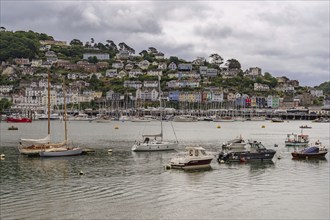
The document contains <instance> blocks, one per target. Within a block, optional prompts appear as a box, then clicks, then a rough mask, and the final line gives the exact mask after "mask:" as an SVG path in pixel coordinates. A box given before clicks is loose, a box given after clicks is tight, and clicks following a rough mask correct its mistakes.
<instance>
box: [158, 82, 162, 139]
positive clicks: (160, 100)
mask: <svg viewBox="0 0 330 220" xmlns="http://www.w3.org/2000/svg"><path fill="white" fill-rule="evenodd" d="M158 92H159V111H160V135H161V136H160V138H161V141H163V114H162V94H161V90H160V75H158Z"/></svg>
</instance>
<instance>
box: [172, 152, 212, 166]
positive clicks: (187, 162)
mask: <svg viewBox="0 0 330 220" xmlns="http://www.w3.org/2000/svg"><path fill="white" fill-rule="evenodd" d="M185 150H186V151H185V153H183V154H178V155H177V156H176V157H174V158H172V159H171V160H170V163H169V164H168V167H169V168H173V169H184V170H186V169H201V168H204V169H205V168H210V167H211V166H210V163H211V161H212V159H213V158H214V155H210V154H207V153H206V151H205V149H204V148H202V147H186V148H185Z"/></svg>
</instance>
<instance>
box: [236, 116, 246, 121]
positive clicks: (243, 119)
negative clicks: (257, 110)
mask: <svg viewBox="0 0 330 220" xmlns="http://www.w3.org/2000/svg"><path fill="white" fill-rule="evenodd" d="M234 120H235V121H246V118H244V117H235V118H234Z"/></svg>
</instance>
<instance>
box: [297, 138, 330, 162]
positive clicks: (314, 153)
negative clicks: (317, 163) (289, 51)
mask: <svg viewBox="0 0 330 220" xmlns="http://www.w3.org/2000/svg"><path fill="white" fill-rule="evenodd" d="M327 153H328V149H326V148H325V147H324V146H322V144H321V143H320V142H315V144H313V145H311V146H310V147H307V148H304V149H302V150H300V151H294V152H292V153H291V155H292V157H293V159H306V160H308V159H318V158H324V157H325V155H326V154H327Z"/></svg>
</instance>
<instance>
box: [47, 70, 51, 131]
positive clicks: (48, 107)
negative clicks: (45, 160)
mask: <svg viewBox="0 0 330 220" xmlns="http://www.w3.org/2000/svg"><path fill="white" fill-rule="evenodd" d="M47 92H48V93H47V101H48V103H47V115H48V135H50V72H49V71H48V91H47Z"/></svg>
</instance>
